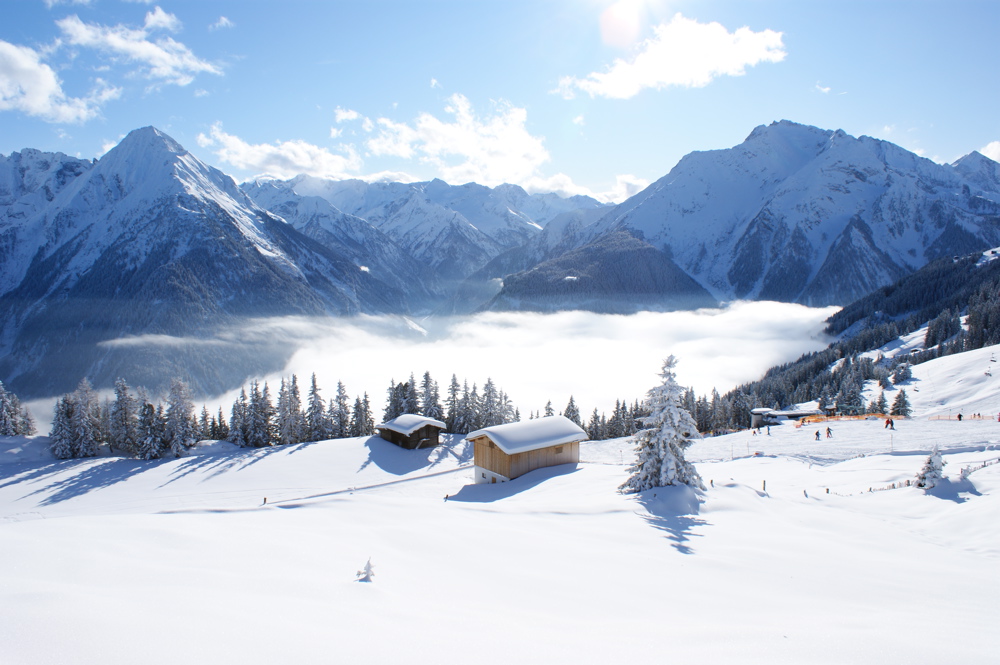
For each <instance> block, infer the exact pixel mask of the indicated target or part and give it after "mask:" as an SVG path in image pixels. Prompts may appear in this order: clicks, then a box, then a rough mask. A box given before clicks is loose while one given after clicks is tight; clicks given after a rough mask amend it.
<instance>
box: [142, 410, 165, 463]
mask: <svg viewBox="0 0 1000 665" xmlns="http://www.w3.org/2000/svg"><path fill="white" fill-rule="evenodd" d="M165 427H166V425H165V423H164V422H163V420H162V410H161V409H157V408H156V407H155V406H153V405H152V404H151V403H150V402H148V401H146V400H145V399H143V400H141V405H140V406H139V425H138V435H139V444H138V446H137V449H136V457H138V458H139V459H144V460H151V459H158V458H160V457H162V456H163V452H164V449H165V448H166V446H165V445H164V441H163V433H162V432H163V430H164V429H165Z"/></svg>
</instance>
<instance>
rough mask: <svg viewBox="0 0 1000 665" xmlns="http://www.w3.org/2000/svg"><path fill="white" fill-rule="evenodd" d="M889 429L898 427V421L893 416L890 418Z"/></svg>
mask: <svg viewBox="0 0 1000 665" xmlns="http://www.w3.org/2000/svg"><path fill="white" fill-rule="evenodd" d="M889 429H891V430H895V429H896V421H894V420H893V419H892V418H889Z"/></svg>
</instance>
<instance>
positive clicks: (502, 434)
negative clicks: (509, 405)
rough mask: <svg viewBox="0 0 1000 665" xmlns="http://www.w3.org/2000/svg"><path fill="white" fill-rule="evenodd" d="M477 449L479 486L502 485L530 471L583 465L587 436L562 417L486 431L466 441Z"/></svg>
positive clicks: (512, 424)
mask: <svg viewBox="0 0 1000 665" xmlns="http://www.w3.org/2000/svg"><path fill="white" fill-rule="evenodd" d="M465 439H466V441H471V442H472V443H473V444H474V446H475V453H474V455H475V456H474V463H475V473H476V482H477V483H502V482H506V481H508V480H513V479H514V478H517V477H518V476H522V475H524V474H526V473H528V472H529V471H534V470H535V469H541V468H543V467H546V466H555V465H557V464H575V463H577V462H579V461H580V442H581V441H586V440H587V433H586V432H584V431H583V430H582V429H580V427H578V426H577V425H576V424H575V423H574V422H573V421H572V420H570V419H569V418H565V417H563V416H547V417H545V418H536V419H534V420H525V421H523V422H519V423H507V424H506V425H496V426H494V427H486V428H483V429H481V430H477V431H475V432H472V433H470V434H469V435H467V436H466V437H465Z"/></svg>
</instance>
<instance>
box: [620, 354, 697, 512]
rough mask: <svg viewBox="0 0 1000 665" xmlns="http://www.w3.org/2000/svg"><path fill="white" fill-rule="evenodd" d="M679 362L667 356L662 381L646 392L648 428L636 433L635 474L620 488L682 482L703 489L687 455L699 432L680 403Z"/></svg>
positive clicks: (645, 421) (634, 489)
mask: <svg viewBox="0 0 1000 665" xmlns="http://www.w3.org/2000/svg"><path fill="white" fill-rule="evenodd" d="M676 365H677V361H676V359H675V358H674V357H673V356H670V357H668V358H667V359H666V360H665V361H664V362H663V369H662V371H661V373H660V376H661V377H662V378H663V383H662V384H661V385H659V386H657V387H655V388H653V389H652V390H650V391H649V392H648V393H647V398H646V404H647V406H648V409H649V416H648V417H645V418H643V425H645V426H646V429H643V430H640V431H639V432H638V433H636V435H635V439H636V444H637V445H636V454H637V459H636V462H635V464H634V465H633V466H632V467H630V468H629V471H630V472H631V473H632V476H631V477H630V478H629V479H628V480H626V481H625V482H624V483H623V484H622V486H621V487H620V488H619V489H620V490H621V491H623V492H642V491H645V490H647V489H650V488H653V487H663V486H666V485H679V484H684V485H691V486H692V487H697V488H701V489H704V485H703V484H702V481H701V476H699V475H698V472H697V471H696V470H695V468H694V466H693V465H692V464H690V463H689V462H688V461H687V460H685V459H684V451H685V450H687V448H688V447H689V446H690V445H691V441H692V439H694V438H697V437H699V434H698V428H697V423H695V421H694V418H693V417H692V416H691V414H690V413H689V412H687V411H685V410H684V409H683V407H682V406H681V404H682V399H683V391H682V388H681V387H680V386H679V385H678V384H677V381H676V378H675V375H674V367H675V366H676Z"/></svg>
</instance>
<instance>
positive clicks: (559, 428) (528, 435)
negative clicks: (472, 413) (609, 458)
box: [465, 416, 587, 455]
mask: <svg viewBox="0 0 1000 665" xmlns="http://www.w3.org/2000/svg"><path fill="white" fill-rule="evenodd" d="M481 436H488V437H489V438H490V441H492V442H493V443H495V444H496V445H497V446H499V447H500V450H502V451H504V452H505V453H507V454H508V455H513V454H514V453H526V452H529V451H531V450H539V449H540V448H548V447H549V446H558V445H561V444H564V443H572V442H573V441H586V440H587V433H586V432H584V431H583V430H582V429H580V427H579V426H577V425H576V424H575V423H574V422H573V421H572V420H570V419H569V418H566V417H565V416H546V417H544V418H535V419H534V420H524V421H522V422H519V423H507V424H506V425H494V426H493V427H484V428H483V429H480V430H476V431H475V432H470V433H469V434H467V435H466V437H465V439H466V441H472V440H473V439H477V438H479V437H481Z"/></svg>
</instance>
